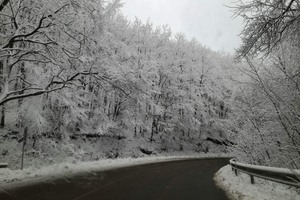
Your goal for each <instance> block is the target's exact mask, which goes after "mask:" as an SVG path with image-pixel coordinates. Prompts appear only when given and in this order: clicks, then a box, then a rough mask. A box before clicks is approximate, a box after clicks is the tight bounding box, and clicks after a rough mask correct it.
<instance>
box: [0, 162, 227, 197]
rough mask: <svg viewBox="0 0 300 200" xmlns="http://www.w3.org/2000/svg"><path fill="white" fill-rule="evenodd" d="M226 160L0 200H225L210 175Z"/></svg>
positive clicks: (108, 176)
mask: <svg viewBox="0 0 300 200" xmlns="http://www.w3.org/2000/svg"><path fill="white" fill-rule="evenodd" d="M228 160H229V159H228V158H207V159H193V160H180V161H169V162H161V163H152V164H145V165H139V166H133V167H126V168H120V169H113V170H109V171H105V172H97V173H86V174H80V175H77V176H74V177H72V178H68V179H65V178H61V179H56V180H52V181H51V182H40V183H36V184H34V185H28V186H23V187H19V188H15V189H9V190H7V191H6V192H7V193H4V192H2V193H1V191H0V199H1V200H111V199H113V200H115V199H121V200H148V199H149V200H168V199H170V200H177V199H182V200H192V199H197V200H201V199H203V200H226V199H227V197H226V196H225V193H224V192H223V191H222V190H221V189H219V188H217V187H216V186H215V184H214V182H213V180H212V178H213V174H214V173H215V172H216V171H217V170H218V169H219V168H220V167H222V166H224V165H226V164H227V163H228Z"/></svg>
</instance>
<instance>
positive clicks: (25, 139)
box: [21, 127, 28, 170]
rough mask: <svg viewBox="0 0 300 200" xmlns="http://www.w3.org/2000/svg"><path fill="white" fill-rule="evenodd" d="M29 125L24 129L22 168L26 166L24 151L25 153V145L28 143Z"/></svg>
mask: <svg viewBox="0 0 300 200" xmlns="http://www.w3.org/2000/svg"><path fill="white" fill-rule="evenodd" d="M27 130H28V129H27V127H26V128H25V129H24V136H23V147H22V160H21V170H23V167H24V153H25V146H26V143H27Z"/></svg>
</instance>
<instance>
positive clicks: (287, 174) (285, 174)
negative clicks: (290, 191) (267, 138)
mask: <svg viewBox="0 0 300 200" xmlns="http://www.w3.org/2000/svg"><path fill="white" fill-rule="evenodd" d="M229 162H230V165H231V167H232V170H233V171H234V172H235V174H236V175H237V172H238V171H240V172H243V173H245V174H248V175H250V181H251V184H254V177H258V178H262V179H266V180H270V181H274V182H278V183H283V184H286V185H290V186H294V187H300V170H292V169H287V168H276V167H266V166H259V165H250V164H244V163H241V162H237V161H236V160H235V159H231V160H230V161H229Z"/></svg>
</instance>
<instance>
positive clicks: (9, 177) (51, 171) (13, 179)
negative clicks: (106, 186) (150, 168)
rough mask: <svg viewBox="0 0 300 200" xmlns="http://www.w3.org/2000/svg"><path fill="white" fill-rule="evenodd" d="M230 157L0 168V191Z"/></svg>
mask: <svg viewBox="0 0 300 200" xmlns="http://www.w3.org/2000/svg"><path fill="white" fill-rule="evenodd" d="M213 157H229V155H227V154H194V155H190V156H160V157H154V156H153V157H144V158H126V159H107V160H100V161H94V162H78V163H69V162H65V163H60V164H54V165H50V166H45V167H41V168H36V167H28V168H25V169H24V170H11V169H9V168H0V190H1V189H2V190H3V189H4V188H9V187H17V186H20V185H23V184H30V183H33V182H36V181H47V180H51V179H53V178H56V177H65V178H68V177H70V176H72V175H74V174H77V173H85V172H91V173H93V172H95V171H104V170H108V169H115V168H120V167H127V166H134V165H139V164H146V163H155V162H161V161H170V160H181V159H193V158H213Z"/></svg>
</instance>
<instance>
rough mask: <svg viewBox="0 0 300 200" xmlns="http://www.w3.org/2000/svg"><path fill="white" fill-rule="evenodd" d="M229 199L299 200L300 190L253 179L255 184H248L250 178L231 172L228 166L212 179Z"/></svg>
mask: <svg viewBox="0 0 300 200" xmlns="http://www.w3.org/2000/svg"><path fill="white" fill-rule="evenodd" d="M214 179H215V181H216V183H217V185H218V186H219V187H221V188H222V189H223V190H224V191H225V192H226V193H227V195H228V196H229V197H230V198H231V199H237V200H256V199H258V200H283V199H284V200H300V189H296V188H294V187H290V186H286V185H283V184H279V183H275V182H271V181H266V180H263V179H259V178H256V177H254V179H255V184H253V185H252V184H251V183H250V176H249V175H247V174H244V173H239V175H238V176H236V175H235V174H234V172H233V171H232V170H231V166H230V165H226V166H225V167H223V168H221V169H220V170H219V171H218V172H217V173H216V174H215V177H214Z"/></svg>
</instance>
